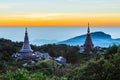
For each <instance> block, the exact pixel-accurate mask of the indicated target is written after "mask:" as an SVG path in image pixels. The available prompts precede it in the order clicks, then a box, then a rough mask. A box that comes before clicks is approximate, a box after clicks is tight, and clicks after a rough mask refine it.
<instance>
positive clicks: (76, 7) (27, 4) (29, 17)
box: [0, 0, 120, 26]
mask: <svg viewBox="0 0 120 80" xmlns="http://www.w3.org/2000/svg"><path fill="white" fill-rule="evenodd" d="M87 22H90V23H91V25H99V26H103V25H104V26H105V25H108V26H118V25H120V0H0V25H1V26H3V25H4V26H5V25H6V26H10V25H11V26H12V25H14V26H15V25H19V26H21V25H23V26H33V25H34V26H43V25H44V26H48V25H55V26H56V25H58V26H60V25H64V26H65V25H68V26H69V25H86V24H87Z"/></svg>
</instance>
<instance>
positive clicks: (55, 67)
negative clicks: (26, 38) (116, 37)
mask: <svg viewBox="0 0 120 80" xmlns="http://www.w3.org/2000/svg"><path fill="white" fill-rule="evenodd" d="M21 46H22V42H12V41H10V40H6V39H0V80H120V77H119V76H120V46H117V45H113V46H110V47H109V48H107V49H104V51H105V52H104V54H100V53H99V52H94V53H92V54H85V53H83V54H80V53H79V47H78V46H67V45H62V44H60V45H55V44H48V45H43V46H35V45H32V49H33V50H34V51H40V52H48V53H49V54H50V55H51V56H52V57H57V56H60V55H61V56H63V57H65V58H66V59H67V63H68V64H66V65H62V64H60V63H58V62H56V61H54V60H52V59H38V60H35V63H34V64H32V63H31V61H21V60H16V59H13V58H12V57H11V55H12V54H13V53H16V52H17V51H19V50H20V48H21ZM24 63H28V64H27V66H25V67H23V66H22V64H24Z"/></svg>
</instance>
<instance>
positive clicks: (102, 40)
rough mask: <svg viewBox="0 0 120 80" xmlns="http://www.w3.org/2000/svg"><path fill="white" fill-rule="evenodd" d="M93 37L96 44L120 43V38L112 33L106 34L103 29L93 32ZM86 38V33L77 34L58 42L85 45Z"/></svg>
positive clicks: (102, 45)
mask: <svg viewBox="0 0 120 80" xmlns="http://www.w3.org/2000/svg"><path fill="white" fill-rule="evenodd" d="M91 38H92V41H93V44H94V45H95V46H101V47H109V46H110V45H113V44H120V38H116V39H113V38H112V37H111V35H109V34H106V33H104V32H102V31H97V32H92V33H91ZM85 39H86V34H83V35H80V36H76V37H73V38H70V39H67V40H65V41H61V42H58V44H67V45H73V46H75V45H83V44H84V42H85Z"/></svg>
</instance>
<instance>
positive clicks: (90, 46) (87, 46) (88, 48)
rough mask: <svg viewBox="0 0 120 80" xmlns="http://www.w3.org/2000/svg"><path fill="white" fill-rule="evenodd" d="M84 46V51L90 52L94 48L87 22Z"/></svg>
mask: <svg viewBox="0 0 120 80" xmlns="http://www.w3.org/2000/svg"><path fill="white" fill-rule="evenodd" d="M84 48H85V52H87V53H90V52H91V51H93V49H94V44H93V42H92V39H91V36H90V27H89V23H88V29H87V35H86V40H85V43H84Z"/></svg>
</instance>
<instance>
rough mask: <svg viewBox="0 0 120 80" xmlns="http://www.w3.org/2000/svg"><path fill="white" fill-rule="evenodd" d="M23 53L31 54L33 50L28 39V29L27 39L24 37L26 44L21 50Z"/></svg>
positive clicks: (24, 43)
mask: <svg viewBox="0 0 120 80" xmlns="http://www.w3.org/2000/svg"><path fill="white" fill-rule="evenodd" d="M20 52H21V53H31V52H33V50H32V49H31V46H30V44H29V38H28V32H27V27H26V28H25V37H24V42H23V46H22V49H21V50H20Z"/></svg>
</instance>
